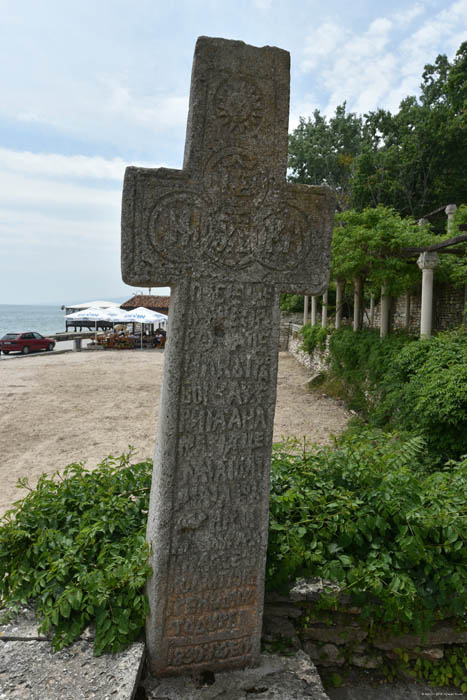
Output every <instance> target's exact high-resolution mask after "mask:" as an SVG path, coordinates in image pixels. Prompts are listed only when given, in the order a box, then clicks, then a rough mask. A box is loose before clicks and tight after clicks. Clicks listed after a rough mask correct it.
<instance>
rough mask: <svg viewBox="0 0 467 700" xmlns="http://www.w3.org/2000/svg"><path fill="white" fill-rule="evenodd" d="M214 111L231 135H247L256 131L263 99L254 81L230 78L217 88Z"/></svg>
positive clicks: (261, 111) (262, 107)
mask: <svg viewBox="0 0 467 700" xmlns="http://www.w3.org/2000/svg"><path fill="white" fill-rule="evenodd" d="M214 109H215V114H216V117H217V119H218V121H219V123H220V124H221V125H222V127H223V128H224V129H227V130H228V131H229V132H230V133H231V134H248V133H252V132H254V131H256V129H257V128H258V126H259V124H260V123H261V120H262V118H263V114H264V99H263V95H262V92H261V90H260V88H259V87H258V85H257V84H256V82H255V81H254V80H252V79H251V78H245V77H242V76H239V77H231V78H228V79H227V80H225V81H224V82H223V83H221V84H220V85H219V87H218V88H217V91H216V94H215V95H214Z"/></svg>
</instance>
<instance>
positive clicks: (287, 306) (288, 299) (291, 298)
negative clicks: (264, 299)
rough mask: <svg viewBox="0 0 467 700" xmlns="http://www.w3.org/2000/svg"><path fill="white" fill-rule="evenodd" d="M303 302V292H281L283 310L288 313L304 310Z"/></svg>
mask: <svg viewBox="0 0 467 700" xmlns="http://www.w3.org/2000/svg"><path fill="white" fill-rule="evenodd" d="M303 303H304V302H303V296H302V295H301V294H281V297H280V307H281V311H285V312H286V313H292V312H294V311H296V312H298V311H303Z"/></svg>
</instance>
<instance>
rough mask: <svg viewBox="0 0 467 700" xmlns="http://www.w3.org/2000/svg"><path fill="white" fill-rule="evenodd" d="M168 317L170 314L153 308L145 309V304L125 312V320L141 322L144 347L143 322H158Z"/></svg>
mask: <svg viewBox="0 0 467 700" xmlns="http://www.w3.org/2000/svg"><path fill="white" fill-rule="evenodd" d="M167 319H168V316H166V315H165V314H160V313H158V312H157V311H151V309H145V308H144V306H138V307H137V308H136V309H132V310H131V311H127V312H126V314H125V321H127V322H128V323H140V324H141V347H143V323H157V322H158V321H167Z"/></svg>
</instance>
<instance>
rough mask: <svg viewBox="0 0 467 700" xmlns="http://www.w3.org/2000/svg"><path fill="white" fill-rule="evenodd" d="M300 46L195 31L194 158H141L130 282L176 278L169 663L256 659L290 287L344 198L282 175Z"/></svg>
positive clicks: (161, 611) (167, 503)
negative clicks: (283, 302)
mask: <svg viewBox="0 0 467 700" xmlns="http://www.w3.org/2000/svg"><path fill="white" fill-rule="evenodd" d="M288 103H289V54H288V53H287V52H286V51H282V50H281V49H277V48H273V47H268V46H267V47H264V48H255V47H252V46H248V45H246V44H244V43H243V42H239V41H227V40H223V39H209V38H206V37H201V38H200V39H198V42H197V44H196V49H195V56H194V64H193V73H192V83H191V94H190V109H189V115H188V127H187V141H186V148H185V161H184V166H183V170H168V169H165V168H159V169H157V170H150V169H143V168H128V169H127V171H126V175H125V184H124V192H123V213H122V269H123V279H124V280H125V282H126V283H127V284H130V285H134V286H143V287H154V286H164V285H170V286H171V301H170V319H169V334H168V337H169V340H168V344H167V346H166V351H165V352H166V357H165V367H164V378H163V386H162V395H161V405H160V411H159V424H158V434H157V441H156V452H155V458H154V473H153V480H152V491H151V505H150V512H149V517H148V529H147V537H148V541H149V542H150V543H151V545H152V562H151V563H152V567H153V577H152V579H151V581H150V582H149V585H148V595H149V601H150V607H151V613H150V617H149V619H148V623H147V627H146V637H147V644H148V654H149V662H150V667H151V669H152V671H153V672H154V673H156V674H157V675H167V674H183V673H186V672H188V671H196V670H199V671H200V670H203V669H210V670H220V669H228V668H238V667H245V666H249V665H253V664H255V663H256V662H257V660H258V655H259V649H260V633H261V620H262V607H263V588H264V569H265V558H266V547H267V537H268V507H269V468H270V460H271V444H272V433H273V420H274V408H275V399H276V374H277V357H278V346H279V294H280V292H281V291H288V292H297V293H307V294H319V293H321V292H322V291H323V290H324V288H325V287H326V285H327V283H328V278H329V264H330V242H331V233H332V223H333V213H334V201H333V199H332V196H331V195H330V192H329V190H328V189H327V188H321V187H311V186H305V185H291V184H287V183H286V181H285V174H286V164H287V126H288V106H289V105H288Z"/></svg>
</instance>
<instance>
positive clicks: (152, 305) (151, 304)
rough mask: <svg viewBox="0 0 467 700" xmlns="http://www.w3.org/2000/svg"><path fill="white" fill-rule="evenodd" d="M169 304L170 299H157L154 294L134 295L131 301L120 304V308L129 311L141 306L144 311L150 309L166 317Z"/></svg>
mask: <svg viewBox="0 0 467 700" xmlns="http://www.w3.org/2000/svg"><path fill="white" fill-rule="evenodd" d="M169 302H170V297H158V296H155V295H154V294H135V295H134V296H133V297H131V299H128V301H125V303H124V304H121V305H120V308H121V309H125V311H130V310H131V309H136V308H138V307H139V306H143V307H144V308H145V309H151V311H157V312H158V313H160V314H165V315H166V316H167V315H168V313H169Z"/></svg>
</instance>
